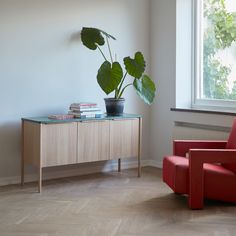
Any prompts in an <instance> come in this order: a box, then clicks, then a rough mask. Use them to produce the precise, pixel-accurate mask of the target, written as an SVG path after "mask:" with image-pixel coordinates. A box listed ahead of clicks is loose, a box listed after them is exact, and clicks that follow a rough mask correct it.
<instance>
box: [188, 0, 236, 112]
mask: <svg viewBox="0 0 236 236" xmlns="http://www.w3.org/2000/svg"><path fill="white" fill-rule="evenodd" d="M203 1H204V0H192V4H193V5H192V6H193V19H192V22H193V26H192V48H193V51H192V108H196V109H207V110H215V111H236V100H224V99H203V98H201V96H200V93H201V92H202V87H203V85H202V80H201V77H202V76H203V75H202V73H203V68H202V62H201V59H202V58H203V47H202V43H201V46H199V45H200V42H202V41H203V32H202V27H201V21H199V16H200V15H202V3H203ZM200 83H201V84H200Z"/></svg>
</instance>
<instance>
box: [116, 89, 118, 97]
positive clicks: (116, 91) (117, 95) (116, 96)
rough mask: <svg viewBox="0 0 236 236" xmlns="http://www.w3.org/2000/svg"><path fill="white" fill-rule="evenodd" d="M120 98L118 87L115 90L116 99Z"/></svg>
mask: <svg viewBox="0 0 236 236" xmlns="http://www.w3.org/2000/svg"><path fill="white" fill-rule="evenodd" d="M117 98H118V89H116V90H115V99H117Z"/></svg>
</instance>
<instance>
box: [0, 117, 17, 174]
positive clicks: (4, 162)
mask: <svg viewBox="0 0 236 236" xmlns="http://www.w3.org/2000/svg"><path fill="white" fill-rule="evenodd" d="M20 150H21V123H20V121H18V122H6V123H3V124H1V125H0V177H9V176H15V175H16V173H17V174H19V173H20V160H21V151H20Z"/></svg>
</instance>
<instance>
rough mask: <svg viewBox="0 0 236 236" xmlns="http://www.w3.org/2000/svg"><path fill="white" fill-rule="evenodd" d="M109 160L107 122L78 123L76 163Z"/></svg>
mask: <svg viewBox="0 0 236 236" xmlns="http://www.w3.org/2000/svg"><path fill="white" fill-rule="evenodd" d="M102 160H109V121H84V122H79V123H78V163H83V162H92V161H102Z"/></svg>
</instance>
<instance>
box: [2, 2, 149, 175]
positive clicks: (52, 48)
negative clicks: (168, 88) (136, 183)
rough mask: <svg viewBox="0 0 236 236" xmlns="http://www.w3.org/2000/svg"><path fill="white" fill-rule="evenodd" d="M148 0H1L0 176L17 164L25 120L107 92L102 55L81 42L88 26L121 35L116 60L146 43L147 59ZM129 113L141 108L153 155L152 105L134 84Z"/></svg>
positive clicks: (129, 94)
mask: <svg viewBox="0 0 236 236" xmlns="http://www.w3.org/2000/svg"><path fill="white" fill-rule="evenodd" d="M149 10H150V9H149V1H146V0H119V1H117V0H99V1H97V0H86V1H85V0H41V1H38V0H20V1H19V0H0V88H1V89H0V109H1V115H0V177H8V176H18V175H19V171H20V119H21V117H27V116H39V115H48V114H51V113H64V112H67V110H68V107H69V105H70V103H72V102H77V101H81V100H82V101H96V102H98V103H99V105H100V106H101V107H102V108H103V109H104V105H103V98H104V97H105V94H103V92H102V91H101V90H100V88H99V87H98V85H97V83H96V80H95V77H96V72H97V69H98V67H99V65H100V64H101V62H102V58H101V56H100V55H99V53H98V52H92V51H89V50H88V49H86V48H85V47H83V46H82V45H81V42H80V40H79V33H80V30H81V28H82V27H83V26H93V27H99V28H101V29H104V30H106V31H107V32H109V33H111V34H112V35H114V36H115V37H116V38H117V39H118V40H117V42H114V43H113V48H114V49H115V51H116V53H117V57H118V59H121V58H123V57H124V56H127V55H132V54H134V52H135V51H137V50H141V51H143V53H144V54H145V56H146V58H147V60H148V61H149ZM125 98H126V99H127V102H126V112H137V113H141V114H143V115H144V145H143V146H144V158H148V143H149V142H148V137H149V107H148V106H145V105H143V103H142V102H141V101H140V100H139V98H138V97H137V96H136V94H135V93H134V91H132V90H131V89H129V91H127V93H126V94H125Z"/></svg>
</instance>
